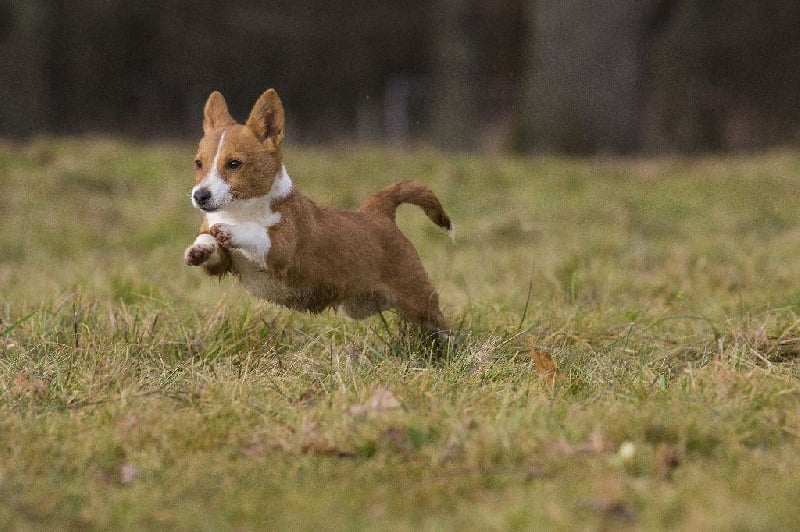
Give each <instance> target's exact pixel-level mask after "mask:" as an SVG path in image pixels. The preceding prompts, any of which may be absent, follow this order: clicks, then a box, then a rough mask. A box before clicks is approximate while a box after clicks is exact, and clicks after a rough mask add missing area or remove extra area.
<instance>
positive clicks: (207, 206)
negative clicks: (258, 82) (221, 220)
mask: <svg viewBox="0 0 800 532" xmlns="http://www.w3.org/2000/svg"><path fill="white" fill-rule="evenodd" d="M283 125H284V115H283V105H282V104H281V99H280V98H279V97H278V93H277V92H275V90H274V89H269V90H268V91H266V92H265V93H264V94H262V95H261V96H260V97H259V98H258V100H257V101H256V103H255V105H254V106H253V110H252V111H250V117H249V118H248V119H247V122H246V123H245V124H244V125H241V124H238V123H237V122H236V120H234V119H233V117H231V115H230V113H229V112H228V105H227V104H226V103H225V98H223V97H222V94H220V93H219V92H216V91H215V92H212V93H211V95H210V96H209V97H208V101H207V102H206V106H205V110H204V115H203V133H204V136H203V138H202V139H201V140H200V146H199V147H198V150H197V155H196V156H195V161H194V164H195V186H194V188H193V189H192V205H194V206H195V207H196V208H198V209H200V210H202V211H205V212H213V211H217V210H221V209H225V207H226V206H227V205H229V204H230V203H231V202H235V201H236V200H243V199H249V198H254V197H258V196H264V195H266V194H268V193H269V192H270V190H271V189H272V186H273V183H274V182H275V179H276V176H279V175H280V174H281V171H282V167H283V156H282V154H281V143H282V141H283Z"/></svg>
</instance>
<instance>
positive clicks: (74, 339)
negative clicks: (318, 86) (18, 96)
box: [0, 139, 800, 530]
mask: <svg viewBox="0 0 800 532" xmlns="http://www.w3.org/2000/svg"><path fill="white" fill-rule="evenodd" d="M193 154H194V146H192V145H189V144H168V143H167V144H162V145H148V146H143V145H131V144H129V143H124V142H118V141H111V140H52V139H42V140H37V141H30V142H27V143H24V144H11V143H5V144H0V198H2V208H1V209H0V227H2V230H1V231H0V318H1V319H2V322H0V528H3V529H53V528H68V529H71V528H75V529H92V528H102V529H142V528H167V529H184V530H220V529H232V528H233V529H275V530H284V529H326V530H327V529H331V530H350V529H394V530H455V529H459V530H472V529H475V530H478V529H480V530H520V529H606V528H608V529H616V528H626V527H627V528H636V529H674V528H677V529H687V530H688V529H690V530H728V529H734V530H779V529H790V528H795V527H796V526H797V523H798V522H800V505H799V504H798V495H797V494H798V493H800V475H798V474H797V471H798V470H800V366H799V365H798V364H799V362H798V360H800V359H798V355H800V284H799V283H798V281H800V258H798V252H800V208H798V207H797V203H798V198H800V153H790V152H781V153H772V154H764V155H753V156H748V157H724V158H723V157H700V158H664V159H642V160H610V159H561V158H531V159H521V158H505V157H498V156H492V157H479V156H456V155H443V154H440V153H436V152H432V151H421V152H416V153H398V152H391V151H381V150H370V149H363V150H357V151H355V152H349V153H343V151H342V150H339V149H330V150H302V149H290V150H289V151H288V152H287V153H286V158H287V166H288V168H289V173H290V174H291V175H292V177H293V179H294V181H295V184H296V185H297V187H298V188H299V189H301V190H302V191H303V192H305V193H306V194H308V195H310V196H311V197H313V198H315V199H317V200H318V201H321V202H325V203H329V204H335V205H338V206H342V207H349V208H352V207H355V206H357V205H358V203H359V202H360V200H361V199H363V198H364V197H365V196H366V195H367V194H368V193H369V192H370V191H372V190H375V189H377V188H378V187H380V186H383V185H385V184H387V183H389V182H391V181H393V180H397V179H409V178H414V179H418V180H421V181H423V182H425V183H427V184H429V185H430V186H431V187H432V188H434V190H436V191H437V193H438V194H439V195H440V197H441V199H442V201H443V203H444V205H445V207H446V208H447V210H448V211H449V213H450V215H451V216H452V218H453V220H454V221H455V223H456V225H457V228H458V234H457V238H456V243H455V244H452V243H450V241H449V240H448V238H447V237H446V235H445V234H443V233H442V232H441V231H439V230H437V228H435V227H434V226H433V225H432V224H431V223H430V222H429V221H428V220H426V219H425V218H424V216H423V215H422V213H421V212H419V211H418V210H416V209H415V208H412V207H404V208H403V209H402V210H401V211H402V212H401V213H400V220H399V222H400V225H401V227H402V228H403V229H404V231H405V232H406V233H407V234H408V235H409V236H410V238H411V239H412V241H413V242H414V243H415V244H416V245H417V247H418V249H419V251H420V255H421V256H422V258H423V262H424V263H425V265H426V267H427V268H428V271H429V272H430V274H431V276H432V277H433V278H434V280H435V284H436V285H437V286H438V287H439V288H440V294H441V300H442V302H443V309H444V312H445V314H446V315H447V316H448V317H449V318H450V319H451V321H452V322H453V323H454V324H456V325H457V329H458V337H459V343H458V345H457V347H456V348H455V349H454V350H453V351H452V352H449V353H447V354H446V356H445V357H444V359H443V360H436V359H433V358H432V355H433V353H432V351H431V350H430V349H429V348H427V347H426V346H425V345H424V344H421V343H420V342H418V341H417V339H416V337H415V336H414V335H413V334H410V333H409V332H407V331H406V330H405V328H404V327H403V326H402V324H400V323H398V321H397V320H396V318H395V316H393V315H392V314H391V313H388V314H386V323H384V322H383V321H381V320H380V319H378V318H375V319H370V320H366V321H361V322H357V321H351V320H348V319H347V318H345V317H342V316H339V315H336V314H333V313H327V314H323V315H321V316H310V315H306V314H299V313H294V312H291V311H288V310H285V309H283V308H278V307H275V306H272V305H269V304H266V303H263V302H259V301H255V300H253V299H252V298H251V297H250V296H249V295H248V294H246V293H245V292H244V291H243V290H242V289H241V288H240V287H238V286H237V285H236V283H235V282H234V280H232V279H224V280H222V281H221V282H217V281H216V280H213V279H210V278H207V277H204V276H203V275H202V274H201V272H200V271H199V270H197V269H193V268H189V267H187V266H184V265H183V262H182V254H183V250H184V248H185V247H186V246H187V245H188V244H189V243H190V242H191V240H192V238H193V236H194V232H195V229H196V227H197V225H198V224H199V220H200V216H199V214H198V213H197V212H195V211H193V209H192V208H191V206H190V204H189V200H188V193H189V189H190V187H191V174H192V156H193Z"/></svg>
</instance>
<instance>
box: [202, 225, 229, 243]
mask: <svg viewBox="0 0 800 532" xmlns="http://www.w3.org/2000/svg"><path fill="white" fill-rule="evenodd" d="M208 232H209V233H211V236H213V237H214V239H215V240H216V241H217V242H218V243H219V245H220V246H222V247H224V248H232V247H234V244H233V228H232V227H231V226H230V225H228V224H215V225H214V226H213V227H212V228H211V229H209V230H208Z"/></svg>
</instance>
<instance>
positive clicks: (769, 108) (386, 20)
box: [0, 0, 800, 154]
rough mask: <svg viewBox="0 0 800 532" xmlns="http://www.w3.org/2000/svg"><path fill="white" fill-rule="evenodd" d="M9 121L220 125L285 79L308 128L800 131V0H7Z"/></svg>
mask: <svg viewBox="0 0 800 532" xmlns="http://www.w3.org/2000/svg"><path fill="white" fill-rule="evenodd" d="M0 80H2V85H1V86H0V135H2V136H5V137H13V138H23V137H26V136H30V135H34V134H39V133H48V134H85V133H111V134H116V135H124V136H130V137H134V138H152V137H181V138H192V139H194V138H196V137H198V136H199V135H200V117H201V111H202V106H203V104H204V102H205V98H206V97H207V96H208V93H209V92H210V91H211V90H214V89H218V90H220V91H222V93H223V94H224V95H225V96H226V98H227V99H228V102H229V105H230V107H231V110H232V112H233V114H234V116H236V117H237V118H239V119H240V120H244V119H245V118H246V115H247V112H248V111H249V109H250V106H251V105H252V103H253V102H254V101H255V99H256V97H257V96H258V95H259V94H260V93H261V92H262V91H263V90H265V89H266V88H268V87H275V88H276V89H277V90H278V91H279V93H280V94H281V97H282V98H283V100H284V104H285V106H286V108H287V113H288V128H289V130H288V132H287V133H288V134H289V135H290V138H291V139H292V140H293V141H294V142H305V143H316V142H351V141H361V142H366V143H385V144H389V145H393V146H409V145H415V144H428V145H431V144H432V145H435V146H437V147H440V148H444V149H455V150H473V149H480V150H512V151H517V152H532V151H533V152H541V151H547V152H566V153H622V154H625V153H638V152H646V153H649V152H692V151H716V150H720V151H738V150H751V149H762V148H766V147H771V146H786V145H796V144H797V143H798V142H799V141H800V1H798V0H763V1H754V0H606V1H603V2H597V1H592V0H560V1H553V0H533V1H527V2H526V1H523V0H494V1H481V0H406V1H403V2H376V1H374V0H350V1H349V2H341V3H339V2H329V1H323V0H292V1H290V0H273V1H255V0H235V1H228V2H219V1H211V0H192V1H187V0H136V1H130V0H0Z"/></svg>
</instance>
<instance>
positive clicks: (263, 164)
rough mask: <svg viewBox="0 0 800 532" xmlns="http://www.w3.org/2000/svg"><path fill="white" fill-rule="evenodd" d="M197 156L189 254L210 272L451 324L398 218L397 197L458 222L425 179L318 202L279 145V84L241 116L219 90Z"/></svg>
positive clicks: (310, 297) (278, 298) (300, 297)
mask: <svg viewBox="0 0 800 532" xmlns="http://www.w3.org/2000/svg"><path fill="white" fill-rule="evenodd" d="M203 132H204V136H203V138H202V140H201V141H200V146H199V149H198V151H197V156H196V157H195V183H196V184H195V186H194V188H193V189H192V204H193V205H194V206H195V207H196V208H198V209H200V210H201V211H203V212H204V213H205V217H204V220H203V224H202V225H201V226H200V232H199V234H198V236H197V238H195V240H194V243H192V245H191V246H189V247H188V248H187V249H186V252H185V254H184V257H185V260H186V263H187V264H189V265H190V266H202V267H203V269H204V270H205V271H206V273H208V274H210V275H217V276H222V275H225V274H226V273H232V274H234V275H235V276H236V277H237V278H238V279H239V281H241V283H242V284H243V285H244V287H245V288H246V289H247V290H248V291H250V292H251V293H252V294H254V295H255V296H257V297H260V298H264V299H267V300H269V301H272V302H274V303H278V304H281V305H284V306H286V307H289V308H291V309H296V310H305V311H310V312H321V311H323V310H325V309H326V308H329V307H334V308H340V309H342V310H343V311H344V312H345V313H346V314H347V315H348V316H350V317H352V318H357V319H361V318H365V317H367V316H370V315H372V314H375V313H378V312H380V311H382V310H385V309H390V308H394V309H396V310H397V312H398V313H399V314H400V316H401V317H403V318H404V319H406V320H408V321H409V322H412V323H414V324H416V325H417V326H419V327H420V328H421V329H422V330H423V331H424V332H426V333H429V334H435V335H436V336H437V337H438V338H439V339H443V338H447V337H448V330H449V326H448V324H447V321H446V320H445V318H444V317H443V316H442V313H441V311H440V310H439V298H438V295H437V294H436V290H435V289H434V287H433V285H432V284H431V281H430V280H429V279H428V276H427V274H426V273H425V269H424V268H423V267H422V263H421V262H420V259H419V256H418V255H417V252H416V251H415V249H414V246H413V245H412V244H411V242H409V241H408V239H407V238H406V237H405V236H404V235H403V233H401V232H400V230H399V229H398V227H397V225H396V224H395V210H396V209H397V206H398V205H400V204H401V203H411V204H414V205H417V206H419V207H421V208H422V210H423V211H424V212H425V214H426V215H427V216H428V218H430V219H431V220H432V221H433V222H434V223H435V224H436V225H439V226H441V227H443V228H445V229H447V230H448V231H451V232H452V230H453V225H452V223H451V222H450V218H449V217H448V216H447V214H446V213H445V212H444V209H443V208H442V205H441V203H440V202H439V200H438V199H437V198H436V196H435V195H434V194H433V192H431V190H430V189H428V188H427V187H426V186H424V185H421V184H419V183H415V182H411V181H403V182H398V183H394V184H392V185H390V186H388V187H386V188H384V189H383V190H380V191H378V192H376V193H374V194H372V195H371V196H369V197H368V198H367V199H366V201H364V203H363V205H361V207H360V208H359V209H358V210H357V211H344V210H340V209H336V208H333V207H326V206H323V205H317V204H316V203H314V202H313V201H311V200H310V199H308V198H306V197H305V196H303V195H302V194H300V193H299V192H297V190H296V189H295V188H294V185H293V183H292V180H291V179H290V178H289V175H288V174H287V173H286V168H285V167H284V165H283V156H282V154H281V143H282V142H283V136H284V114H283V105H282V104H281V100H280V98H279V97H278V93H277V92H275V91H274V90H273V89H270V90H268V91H266V92H265V93H264V94H262V95H261V97H259V98H258V101H256V103H255V105H254V106H253V109H252V111H251V112H250V117H249V118H248V119H247V122H246V123H245V124H244V125H241V124H238V123H237V122H236V121H235V120H234V119H233V118H232V117H231V115H230V113H229V112H228V106H227V104H226V103H225V99H224V98H223V97H222V95H221V94H220V93H219V92H213V93H212V94H211V95H210V96H209V98H208V101H207V102H206V106H205V111H204V119H203Z"/></svg>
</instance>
